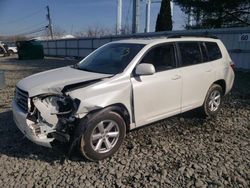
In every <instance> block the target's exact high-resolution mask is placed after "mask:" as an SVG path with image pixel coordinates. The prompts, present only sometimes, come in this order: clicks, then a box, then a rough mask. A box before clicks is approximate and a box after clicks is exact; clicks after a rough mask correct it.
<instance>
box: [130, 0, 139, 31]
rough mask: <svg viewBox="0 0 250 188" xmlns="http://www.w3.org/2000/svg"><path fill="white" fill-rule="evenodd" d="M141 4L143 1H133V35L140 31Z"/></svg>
mask: <svg viewBox="0 0 250 188" xmlns="http://www.w3.org/2000/svg"><path fill="white" fill-rule="evenodd" d="M140 3H141V0H133V20H132V33H138V32H139V30H140Z"/></svg>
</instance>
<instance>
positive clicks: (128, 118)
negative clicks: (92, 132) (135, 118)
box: [85, 103, 131, 132]
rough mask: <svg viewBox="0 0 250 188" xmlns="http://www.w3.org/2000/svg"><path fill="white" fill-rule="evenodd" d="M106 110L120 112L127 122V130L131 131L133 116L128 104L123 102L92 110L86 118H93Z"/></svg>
mask: <svg viewBox="0 0 250 188" xmlns="http://www.w3.org/2000/svg"><path fill="white" fill-rule="evenodd" d="M106 111H112V112H115V113H117V114H119V115H120V116H121V117H122V119H123V120H124V122H125V125H126V132H128V131H130V124H131V116H130V114H129V111H128V109H127V108H126V106H125V105H124V104H122V103H115V104H111V105H108V106H106V107H103V108H99V109H95V110H92V111H90V112H89V113H88V115H87V116H86V117H85V119H86V118H87V119H91V118H92V117H93V116H98V115H101V114H102V113H104V112H106Z"/></svg>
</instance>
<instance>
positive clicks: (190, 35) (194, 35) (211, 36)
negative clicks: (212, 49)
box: [167, 34, 218, 39]
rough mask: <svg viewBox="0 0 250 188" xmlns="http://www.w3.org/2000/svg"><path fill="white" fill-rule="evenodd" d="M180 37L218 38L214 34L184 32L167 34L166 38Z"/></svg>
mask: <svg viewBox="0 0 250 188" xmlns="http://www.w3.org/2000/svg"><path fill="white" fill-rule="evenodd" d="M182 37H205V38H213V39H218V37H217V36H214V35H197V34H193V35H192V34H184V35H169V36H167V38H170V39H171V38H182Z"/></svg>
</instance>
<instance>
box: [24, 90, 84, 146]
mask: <svg viewBox="0 0 250 188" xmlns="http://www.w3.org/2000/svg"><path fill="white" fill-rule="evenodd" d="M29 100H30V103H29V108H28V109H29V110H28V115H27V120H29V122H30V125H29V126H30V127H32V128H33V131H34V134H35V136H37V137H38V138H40V139H45V140H46V139H47V141H48V142H50V144H51V145H52V146H53V143H56V142H57V141H59V142H69V141H70V136H71V134H72V132H73V129H74V128H75V124H76V121H77V118H76V117H75V115H74V114H75V112H76V111H77V109H78V106H79V104H80V101H79V100H78V99H72V98H71V97H70V96H66V95H57V94H46V95H39V96H36V97H33V98H30V99H29Z"/></svg>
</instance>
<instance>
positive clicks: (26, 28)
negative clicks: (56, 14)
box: [17, 21, 47, 33]
mask: <svg viewBox="0 0 250 188" xmlns="http://www.w3.org/2000/svg"><path fill="white" fill-rule="evenodd" d="M46 23H47V22H46V21H43V22H40V23H38V24H35V25H31V26H29V27H25V28H22V29H20V30H18V32H17V33H21V32H26V31H30V30H32V29H33V28H36V27H39V26H42V25H43V26H44V25H45V24H46Z"/></svg>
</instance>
